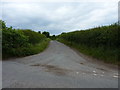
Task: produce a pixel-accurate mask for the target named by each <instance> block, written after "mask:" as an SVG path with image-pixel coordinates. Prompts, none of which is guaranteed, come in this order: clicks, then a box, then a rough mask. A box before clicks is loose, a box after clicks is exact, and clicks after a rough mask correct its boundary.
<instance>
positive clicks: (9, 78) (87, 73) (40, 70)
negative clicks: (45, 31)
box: [2, 41, 118, 88]
mask: <svg viewBox="0 0 120 90" xmlns="http://www.w3.org/2000/svg"><path fill="white" fill-rule="evenodd" d="M2 70H3V76H2V77H3V83H2V84H3V88H117V87H118V70H117V68H113V67H110V66H109V65H107V64H102V63H101V62H100V63H99V62H98V63H97V62H96V61H95V62H94V61H92V60H87V59H86V58H84V57H83V56H81V55H79V54H78V53H77V52H76V51H74V50H73V49H71V48H70V47H68V46H66V45H64V44H62V43H60V42H57V41H51V42H50V45H49V47H48V48H47V49H46V50H45V51H44V52H42V53H40V54H36V55H32V56H27V57H23V58H16V59H10V60H7V61H3V62H2Z"/></svg>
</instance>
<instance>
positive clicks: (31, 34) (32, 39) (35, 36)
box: [21, 30, 46, 44]
mask: <svg viewBox="0 0 120 90" xmlns="http://www.w3.org/2000/svg"><path fill="white" fill-rule="evenodd" d="M21 31H22V32H23V33H24V35H25V36H27V37H28V38H29V43H31V44H37V43H39V42H41V41H42V40H43V39H44V38H46V37H45V36H44V35H42V34H40V33H37V32H35V31H32V30H21Z"/></svg>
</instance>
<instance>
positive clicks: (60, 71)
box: [30, 64, 70, 75]
mask: <svg viewBox="0 0 120 90" xmlns="http://www.w3.org/2000/svg"><path fill="white" fill-rule="evenodd" d="M30 66H35V67H38V66H40V67H43V68H44V69H45V71H46V72H52V73H54V74H56V75H66V74H67V73H68V72H69V71H70V70H67V69H63V68H60V67H57V66H53V65H46V64H34V65H30Z"/></svg>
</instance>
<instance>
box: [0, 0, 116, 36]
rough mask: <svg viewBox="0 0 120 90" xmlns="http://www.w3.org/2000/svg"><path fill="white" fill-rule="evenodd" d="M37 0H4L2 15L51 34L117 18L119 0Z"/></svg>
mask: <svg viewBox="0 0 120 90" xmlns="http://www.w3.org/2000/svg"><path fill="white" fill-rule="evenodd" d="M20 1H21V2H20ZM31 1H32V2H31ZM38 1H41V0H37V1H36V0H29V1H28V0H18V1H15V0H3V1H2V3H1V4H0V8H2V17H0V19H2V20H4V21H5V22H6V24H7V26H8V27H9V26H13V28H20V29H32V30H35V31H49V32H50V33H51V34H52V35H53V34H56V35H57V34H60V33H62V32H70V31H74V30H82V29H83V30H84V29H88V28H92V27H96V26H101V25H109V24H112V23H114V22H117V20H118V1H117V0H108V2H107V1H105V0H103V1H102V2H99V1H97V2H96V0H93V1H89V2H87V1H86V0H85V1H84V2H82V1H80V2H75V1H73V0H72V1H71V2H68V1H66V2H65V1H60V2H55V1H52V2H38ZM0 13H1V10H0Z"/></svg>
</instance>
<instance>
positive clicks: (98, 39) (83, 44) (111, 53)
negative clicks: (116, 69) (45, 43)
mask: <svg viewBox="0 0 120 90" xmlns="http://www.w3.org/2000/svg"><path fill="white" fill-rule="evenodd" d="M118 35H120V26H119V25H118V24H112V25H110V26H103V27H97V28H92V29H88V30H81V31H74V32H69V33H62V34H61V35H59V36H58V39H59V40H60V41H61V42H63V43H65V44H67V45H69V46H72V47H75V48H77V49H78V50H79V51H80V52H82V53H85V54H87V55H90V56H93V57H95V58H97V59H102V60H104V61H107V62H116V61H117V60H120V58H119V57H120V55H119V51H120V38H119V37H118Z"/></svg>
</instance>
